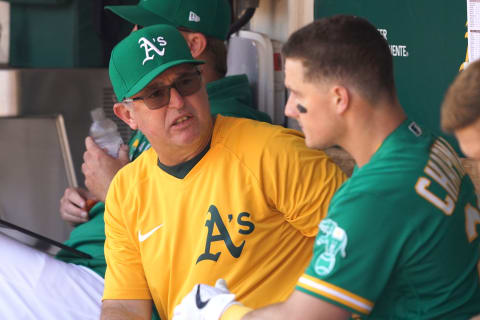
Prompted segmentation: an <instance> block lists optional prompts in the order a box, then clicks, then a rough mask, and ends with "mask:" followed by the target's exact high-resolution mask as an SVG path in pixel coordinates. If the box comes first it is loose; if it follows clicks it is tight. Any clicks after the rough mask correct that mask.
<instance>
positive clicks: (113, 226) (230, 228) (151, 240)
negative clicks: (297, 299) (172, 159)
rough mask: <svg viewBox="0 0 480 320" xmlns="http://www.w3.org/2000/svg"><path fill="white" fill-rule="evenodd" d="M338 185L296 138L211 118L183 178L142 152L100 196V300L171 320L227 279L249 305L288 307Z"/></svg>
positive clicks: (334, 174)
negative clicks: (131, 304) (203, 288)
mask: <svg viewBox="0 0 480 320" xmlns="http://www.w3.org/2000/svg"><path fill="white" fill-rule="evenodd" d="M345 178H346V177H345V175H344V174H343V172H341V170H340V169H339V168H338V167H337V166H336V165H335V164H334V163H333V162H332V161H331V160H330V159H329V158H328V157H327V156H326V155H325V153H324V152H322V151H315V150H311V149H308V148H307V147H306V146H305V143H304V139H303V136H302V135H301V133H299V132H297V131H294V130H290V129H285V128H283V127H279V126H273V125H270V124H267V123H263V122H257V121H254V120H249V119H238V118H230V117H222V116H218V117H217V119H216V123H215V126H214V132H213V136H212V140H211V143H210V148H209V150H208V152H206V153H205V155H204V156H203V157H202V158H201V159H200V160H199V161H198V162H197V163H196V164H195V166H194V167H193V168H192V169H191V170H190V171H189V172H188V174H187V175H186V176H185V177H184V178H183V179H179V178H176V177H174V176H172V175H170V174H168V173H167V172H165V171H164V170H162V169H161V168H160V167H159V165H158V157H157V154H156V153H155V150H153V149H150V150H147V151H145V152H144V153H143V154H142V155H141V156H140V157H139V158H138V159H137V160H136V161H134V162H132V163H130V164H129V165H127V166H126V167H125V168H123V169H122V170H121V171H120V172H119V173H118V174H117V175H116V177H115V179H114V180H113V182H112V184H111V186H110V190H109V192H108V195H107V201H106V211H105V226H106V227H105V228H106V229H105V232H106V237H107V240H106V242H105V256H106V260H107V265H108V267H107V272H106V275H105V291H104V297H103V298H104V299H153V300H154V302H155V305H156V307H157V309H158V312H159V314H160V316H161V318H162V319H168V318H170V317H171V316H172V313H173V309H174V308H175V306H176V305H177V304H179V303H180V301H181V299H182V298H183V297H184V296H185V295H186V294H187V293H188V292H190V290H191V289H192V288H193V286H194V285H195V284H197V283H206V284H210V285H214V283H215V281H216V280H217V279H218V278H224V279H225V280H226V281H227V283H228V285H229V288H230V289H231V291H232V292H234V293H235V294H236V297H237V299H238V300H239V301H241V302H242V303H244V304H245V305H248V306H250V307H254V308H258V307H261V306H264V305H267V304H271V303H274V302H279V301H282V300H285V299H286V298H287V297H288V296H289V295H290V293H291V292H292V291H293V289H294V287H295V283H296V281H297V279H298V278H299V276H300V275H301V274H302V273H303V271H304V269H305V268H306V267H307V265H308V262H309V260H310V257H311V255H312V249H313V243H314V241H315V235H316V234H317V228H318V227H317V226H318V224H319V222H320V220H321V219H322V218H323V217H324V216H325V215H326V212H327V208H328V204H329V202H330V199H331V197H332V196H333V194H334V193H335V191H336V190H337V189H338V187H339V186H340V185H341V184H342V183H343V181H344V180H345Z"/></svg>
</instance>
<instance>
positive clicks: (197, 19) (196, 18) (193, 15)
mask: <svg viewBox="0 0 480 320" xmlns="http://www.w3.org/2000/svg"><path fill="white" fill-rule="evenodd" d="M188 21H193V22H200V17H199V16H198V15H197V14H196V13H195V12H193V11H190V16H189V17H188Z"/></svg>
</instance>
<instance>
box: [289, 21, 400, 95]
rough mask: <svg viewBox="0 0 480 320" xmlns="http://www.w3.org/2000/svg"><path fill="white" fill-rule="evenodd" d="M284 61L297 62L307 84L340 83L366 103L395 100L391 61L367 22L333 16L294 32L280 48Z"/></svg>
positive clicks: (383, 42) (385, 44)
mask: <svg viewBox="0 0 480 320" xmlns="http://www.w3.org/2000/svg"><path fill="white" fill-rule="evenodd" d="M282 51H283V54H284V56H285V57H286V58H292V59H299V60H301V61H302V63H303V66H304V68H305V74H304V76H305V78H306V79H307V80H308V81H312V80H317V81H319V80H320V81H321V80H322V79H325V80H334V79H336V80H340V81H345V82H346V83H347V84H350V85H352V86H354V87H355V88H357V89H358V90H359V91H360V93H361V94H362V95H363V96H364V97H365V98H367V99H368V100H369V101H371V102H374V101H376V100H377V98H378V97H380V96H382V95H385V94H387V96H388V97H389V98H391V99H392V100H393V99H394V98H395V96H396V91H395V81H394V78H393V58H392V54H391V52H390V48H389V46H388V43H387V41H386V40H385V38H384V37H383V36H382V35H381V34H380V32H379V31H378V30H377V29H376V28H375V27H374V26H373V25H372V24H371V23H369V22H368V21H367V20H365V19H363V18H360V17H355V16H348V15H336V16H333V17H329V18H323V19H319V20H316V21H314V22H312V23H310V24H309V25H307V26H305V27H303V28H301V29H299V30H298V31H296V32H294V33H293V34H292V35H291V36H290V38H289V39H288V41H287V43H286V44H285V45H284V46H283V50H282Z"/></svg>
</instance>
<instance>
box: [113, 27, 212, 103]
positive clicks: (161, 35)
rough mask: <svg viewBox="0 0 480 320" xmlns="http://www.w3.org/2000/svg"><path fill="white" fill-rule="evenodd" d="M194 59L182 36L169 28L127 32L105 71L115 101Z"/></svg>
mask: <svg viewBox="0 0 480 320" xmlns="http://www.w3.org/2000/svg"><path fill="white" fill-rule="evenodd" d="M183 63H193V64H202V63H204V62H203V61H201V60H195V59H193V57H192V54H191V53H190V49H189V48H188V46H187V43H186V42H185V39H184V38H183V36H182V34H181V33H180V32H179V31H178V30H177V29H175V28H174V27H173V26H170V25H163V24H159V25H155V26H150V27H148V28H143V29H140V30H138V31H135V32H133V33H131V34H130V35H129V36H128V37H126V38H125V39H123V40H122V41H120V42H119V43H118V44H117V45H116V46H115V48H113V50H112V55H111V57H110V65H109V67H108V72H109V75H110V81H111V82H112V86H113V91H114V92H115V95H116V96H117V99H118V101H122V100H124V99H125V98H128V97H131V96H133V95H135V94H137V93H138V92H140V91H141V90H142V89H143V88H145V87H146V86H147V84H149V83H150V82H151V81H152V80H153V79H155V78H156V77H157V76H158V75H159V74H161V73H162V72H164V71H165V70H167V69H169V68H171V67H173V66H176V65H179V64H183Z"/></svg>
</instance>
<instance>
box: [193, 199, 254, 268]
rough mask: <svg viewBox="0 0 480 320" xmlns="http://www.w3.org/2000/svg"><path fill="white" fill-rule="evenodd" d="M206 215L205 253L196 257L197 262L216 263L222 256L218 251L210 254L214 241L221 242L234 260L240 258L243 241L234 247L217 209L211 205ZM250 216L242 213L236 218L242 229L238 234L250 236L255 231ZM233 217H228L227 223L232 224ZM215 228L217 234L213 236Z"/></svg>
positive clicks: (230, 215)
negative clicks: (207, 216)
mask: <svg viewBox="0 0 480 320" xmlns="http://www.w3.org/2000/svg"><path fill="white" fill-rule="evenodd" d="M208 213H210V219H209V220H207V221H205V226H206V227H207V228H208V234H207V240H206V243H205V251H204V252H203V253H202V254H201V255H200V256H199V257H198V259H197V262H196V263H199V262H200V261H202V260H212V261H217V260H218V258H219V257H220V255H221V254H222V253H221V252H220V251H219V252H216V253H211V252H210V247H211V244H212V242H216V241H223V242H224V244H225V246H226V247H227V249H228V252H230V254H231V255H232V257H234V258H238V257H240V255H241V254H242V250H243V246H244V245H245V240H243V241H242V243H241V244H240V245H235V244H234V243H233V241H232V238H231V237H230V233H228V230H227V227H226V226H225V223H224V222H223V220H222V217H221V215H220V212H219V211H218V209H217V207H215V206H214V205H211V206H210V208H208ZM249 218H250V214H249V213H248V212H242V213H240V214H238V216H237V219H236V221H237V224H238V225H240V226H241V227H242V228H240V229H238V233H240V234H245V235H247V234H250V233H252V232H253V230H254V229H255V225H254V224H253V223H252V222H251V221H250V220H249ZM232 220H233V215H232V214H229V215H228V222H232ZM215 226H216V227H217V228H216V229H217V231H218V234H215V235H214V234H213V232H214V230H215Z"/></svg>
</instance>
